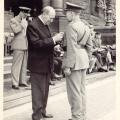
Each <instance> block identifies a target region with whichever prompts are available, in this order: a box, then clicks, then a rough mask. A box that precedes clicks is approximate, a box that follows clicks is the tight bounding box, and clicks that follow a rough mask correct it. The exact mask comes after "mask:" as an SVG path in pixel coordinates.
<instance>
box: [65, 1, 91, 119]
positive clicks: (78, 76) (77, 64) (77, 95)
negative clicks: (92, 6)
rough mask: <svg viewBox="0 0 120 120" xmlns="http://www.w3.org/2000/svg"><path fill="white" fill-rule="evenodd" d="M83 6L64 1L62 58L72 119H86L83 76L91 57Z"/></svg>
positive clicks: (89, 38) (88, 33) (89, 37)
mask: <svg viewBox="0 0 120 120" xmlns="http://www.w3.org/2000/svg"><path fill="white" fill-rule="evenodd" d="M83 9H84V8H83V6H79V5H76V4H72V3H70V2H66V9H65V11H66V18H67V20H68V22H69V24H68V26H67V28H66V42H65V43H66V46H67V49H66V50H67V51H66V54H65V56H64V60H63V69H64V73H65V76H66V84H67V94H68V101H69V103H70V106H71V112H72V120H86V95H85V94H86V92H85V77H86V69H87V68H88V67H89V59H90V58H91V51H92V40H91V36H90V29H89V27H88V26H87V25H85V24H84V23H83V22H82V21H81V19H80V12H81V10H83Z"/></svg>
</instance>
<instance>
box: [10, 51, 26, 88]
mask: <svg viewBox="0 0 120 120" xmlns="http://www.w3.org/2000/svg"><path fill="white" fill-rule="evenodd" d="M26 72H27V50H14V51H13V62H12V67H11V77H12V84H13V85H15V86H18V85H19V84H26Z"/></svg>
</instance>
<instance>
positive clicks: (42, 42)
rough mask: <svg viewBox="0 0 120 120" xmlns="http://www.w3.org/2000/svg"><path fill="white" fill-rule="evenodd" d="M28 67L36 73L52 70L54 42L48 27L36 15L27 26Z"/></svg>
mask: <svg viewBox="0 0 120 120" xmlns="http://www.w3.org/2000/svg"><path fill="white" fill-rule="evenodd" d="M27 39H28V69H29V70H30V71H31V72H36V73H49V72H52V70H53V50H54V42H53V39H52V37H51V34H50V31H49V28H48V26H47V25H44V24H43V22H42V21H41V20H40V19H39V18H38V17H37V18H35V19H34V20H33V21H32V22H31V23H30V24H29V25H28V28H27Z"/></svg>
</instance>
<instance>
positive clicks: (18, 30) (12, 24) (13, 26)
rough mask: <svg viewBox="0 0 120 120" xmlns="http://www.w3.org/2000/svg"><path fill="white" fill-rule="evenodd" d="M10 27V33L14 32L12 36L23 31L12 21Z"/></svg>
mask: <svg viewBox="0 0 120 120" xmlns="http://www.w3.org/2000/svg"><path fill="white" fill-rule="evenodd" d="M10 27H11V29H12V31H13V32H14V34H17V33H19V32H21V31H22V29H23V28H22V26H21V24H17V23H16V21H15V20H14V19H12V20H11V21H10Z"/></svg>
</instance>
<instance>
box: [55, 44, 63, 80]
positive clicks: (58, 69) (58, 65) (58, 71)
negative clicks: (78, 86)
mask: <svg viewBox="0 0 120 120" xmlns="http://www.w3.org/2000/svg"><path fill="white" fill-rule="evenodd" d="M63 54H64V53H63V50H62V48H61V47H60V45H59V44H58V45H56V46H55V47H54V75H53V79H54V78H55V79H57V80H60V79H61V78H62V77H63V75H62V58H61V57H62V55H63Z"/></svg>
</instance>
